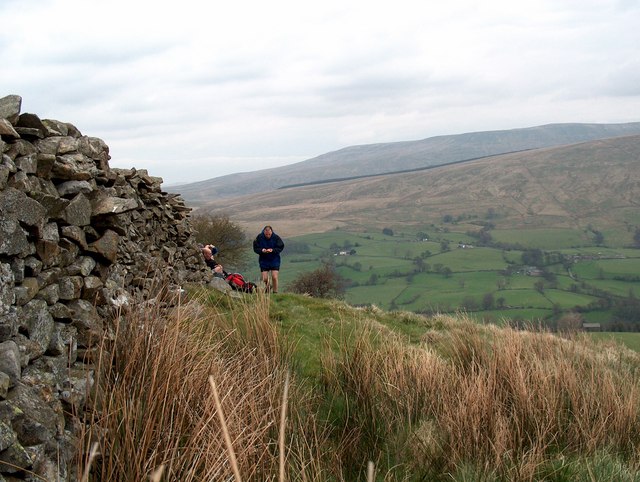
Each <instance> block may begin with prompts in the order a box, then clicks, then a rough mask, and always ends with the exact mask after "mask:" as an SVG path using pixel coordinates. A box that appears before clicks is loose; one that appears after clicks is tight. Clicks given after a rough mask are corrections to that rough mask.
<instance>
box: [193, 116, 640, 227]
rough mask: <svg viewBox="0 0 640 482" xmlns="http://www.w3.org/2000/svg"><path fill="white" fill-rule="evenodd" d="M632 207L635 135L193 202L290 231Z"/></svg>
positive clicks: (619, 218)
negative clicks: (447, 217)
mask: <svg viewBox="0 0 640 482" xmlns="http://www.w3.org/2000/svg"><path fill="white" fill-rule="evenodd" d="M541 129H542V130H543V131H545V130H546V129H545V128H541ZM530 132H531V131H530ZM493 135H495V136H497V137H499V136H500V135H499V134H498V133H493ZM501 135H502V134H501ZM503 135H505V136H508V135H509V134H503ZM468 136H469V137H473V135H472V134H469V135H468ZM456 137H457V136H456ZM463 137H464V136H463ZM480 137H481V138H483V137H484V136H480ZM467 142H468V143H469V144H470V143H471V141H467ZM308 162H312V161H308ZM313 162H317V160H314V161H313ZM405 167H406V166H405ZM639 207H640V135H635V136H627V137H617V138H611V139H603V140H597V141H590V142H585V143H579V144H573V145H569V146H562V147H552V148H544V149H535V150H528V151H521V152H514V153H510V154H504V155H499V156H493V157H487V158H484V159H479V160H476V161H470V162H467V163H460V164H454V165H447V166H440V167H437V168H434V169H427V170H421V171H415V172H411V173H403V174H386V175H380V176H376V177H366V178H362V179H356V180H349V181H340V182H332V183H324V184H317V185H308V186H302V187H294V188H288V189H279V190H275V191H271V192H263V193H256V194H251V195H247V196H241V197H236V198H228V199H225V200H224V202H221V201H220V200H217V201H214V202H210V203H203V205H202V207H201V208H200V209H201V210H202V211H207V212H218V213H226V214H228V215H229V216H231V217H232V218H233V219H234V220H236V221H238V222H240V223H241V224H243V225H245V226H246V227H247V228H250V229H251V230H254V231H255V230H257V229H259V228H260V227H261V226H262V225H264V224H265V223H267V222H268V223H272V224H274V225H277V226H278V232H279V233H281V234H284V235H287V236H293V235H297V234H303V233H309V232H322V231H327V230H329V229H334V228H335V227H346V228H347V227H350V228H354V227H357V226H363V225H365V226H391V227H393V226H407V225H411V224H413V225H425V224H426V223H430V222H439V221H440V220H441V219H442V216H443V215H445V214H451V215H453V216H458V215H462V214H464V215H477V216H478V218H479V219H484V216H485V214H486V213H487V212H488V211H489V210H492V211H493V212H495V213H496V215H497V217H496V219H495V220H494V221H493V222H495V223H496V224H498V225H499V224H502V225H503V226H509V227H517V226H538V225H539V226H558V227H572V228H579V229H582V228H584V226H585V225H587V224H588V223H594V225H596V226H598V227H600V228H603V227H605V226H607V225H612V224H615V225H624V224H630V225H636V224H640V211H639V210H638V208H639Z"/></svg>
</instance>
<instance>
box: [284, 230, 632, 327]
mask: <svg viewBox="0 0 640 482" xmlns="http://www.w3.org/2000/svg"><path fill="white" fill-rule="evenodd" d="M469 229H470V226H469V225H464V224H459V225H457V224H454V225H445V224H442V225H430V226H426V227H425V228H424V229H423V230H420V231H418V232H392V233H391V234H392V235H389V233H387V234H386V235H385V234H382V232H381V231H378V230H373V229H372V230H366V229H365V230H363V231H361V232H348V231H345V230H341V229H336V230H332V231H329V232H326V233H321V234H310V235H303V236H298V237H295V238H290V240H288V242H290V243H291V246H292V250H293V251H295V252H290V251H289V252H288V251H287V250H285V252H284V253H283V265H282V269H281V280H282V284H283V285H284V286H286V285H287V284H288V283H291V282H292V281H293V280H294V279H295V278H296V277H297V276H298V275H299V274H301V273H303V272H308V271H312V270H314V269H316V268H318V267H319V266H320V265H321V263H323V262H330V263H332V264H334V265H335V268H336V271H337V273H339V274H340V275H341V276H342V277H343V278H344V279H345V280H346V282H347V289H346V293H345V299H346V301H348V302H349V303H351V304H354V305H376V306H379V307H381V308H384V309H391V310H405V311H413V312H420V313H433V312H444V313H455V312H458V311H464V312H466V313H468V314H469V315H470V316H472V317H473V318H475V319H478V320H480V321H485V322H494V323H504V322H505V320H520V321H522V322H533V323H540V322H541V323H543V324H545V325H547V326H550V327H555V325H556V323H557V321H558V320H559V319H561V318H562V316H564V315H566V314H567V313H570V312H578V313H579V314H580V316H581V319H582V321H584V322H593V323H602V324H603V325H605V324H607V323H609V322H611V321H612V320H614V319H615V318H616V311H615V310H616V306H617V303H619V302H622V301H621V300H626V299H628V298H629V297H636V296H640V277H639V275H638V274H639V273H640V250H638V249H632V248H625V247H604V246H594V245H593V244H592V240H591V239H590V238H589V237H588V236H585V233H584V232H583V231H578V230H570V229H558V228H547V229H544V228H535V229H529V230H527V229H519V230H512V229H508V230H498V229H495V230H492V231H491V235H492V238H493V241H494V243H495V242H497V243H500V246H518V247H519V249H514V248H504V247H495V246H485V247H476V246H474V244H473V242H474V238H473V237H471V236H469V234H468V232H469ZM425 235H426V236H425ZM301 247H302V248H301ZM300 251H306V252H300ZM531 253H534V254H535V253H537V254H538V255H539V256H540V260H541V261H542V264H540V265H531V263H530V261H531V260H530V256H532V254H531ZM528 256H529V257H528ZM639 321H640V320H639Z"/></svg>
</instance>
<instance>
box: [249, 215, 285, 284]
mask: <svg viewBox="0 0 640 482" xmlns="http://www.w3.org/2000/svg"><path fill="white" fill-rule="evenodd" d="M283 249H284V243H283V242H282V239H281V238H280V236H278V235H277V234H276V233H274V232H273V228H272V227H271V226H265V227H264V228H262V232H261V233H260V234H258V235H257V236H256V239H255V240H254V241H253V251H254V252H255V253H256V254H257V255H258V263H259V264H260V273H261V274H262V282H263V283H264V284H265V286H266V287H267V292H269V288H271V289H272V290H273V292H274V293H277V292H278V272H279V271H280V253H281V252H282V250H283ZM269 273H271V285H270V284H269Z"/></svg>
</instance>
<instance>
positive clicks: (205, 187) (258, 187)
mask: <svg viewBox="0 0 640 482" xmlns="http://www.w3.org/2000/svg"><path fill="white" fill-rule="evenodd" d="M634 134H640V122H633V123H626V124H549V125H544V126H538V127H530V128H523V129H511V130H502V131H486V132H473V133H467V134H459V135H448V136H437V137H430V138H427V139H423V140H418V141H405V142H392V143H384V144H368V145H360V146H351V147H346V148H344V149H340V150H338V151H334V152H329V153H327V154H322V155H320V156H318V157H315V158H313V159H309V160H306V161H302V162H298V163H296V164H291V165H288V166H282V167H277V168H272V169H264V170H260V171H254V172H248V173H238V174H231V175H227V176H221V177H216V178H213V179H208V180H204V181H200V182H196V183H191V184H183V185H180V186H167V187H166V189H167V190H170V191H172V192H178V193H180V194H181V195H182V197H183V198H184V199H185V200H186V201H187V202H188V203H189V204H191V205H194V206H195V205H201V204H203V203H207V202H208V201H211V200H214V199H220V198H229V197H234V196H238V195H243V194H255V193H263V192H268V191H272V190H274V189H277V188H280V187H282V186H285V185H291V184H304V183H313V182H322V181H325V180H328V179H339V178H354V177H360V176H366V175H372V174H381V173H391V172H396V171H405V170H411V169H416V168H422V167H428V166H436V165H441V164H446V163H451V162H457V161H462V160H465V159H474V158H479V157H483V156H491V155H495V154H503V153H508V152H514V151H522V150H527V149H537V148H542V147H553V146H561V145H569V144H575V143H579V142H584V141H590V140H597V139H605V138H613V137H620V136H628V135H634Z"/></svg>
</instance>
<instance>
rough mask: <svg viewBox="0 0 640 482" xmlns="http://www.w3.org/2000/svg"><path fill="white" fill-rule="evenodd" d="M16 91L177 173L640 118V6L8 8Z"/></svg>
mask: <svg viewBox="0 0 640 482" xmlns="http://www.w3.org/2000/svg"><path fill="white" fill-rule="evenodd" d="M0 15H1V16H2V19H3V29H2V30H1V31H0V65H1V66H2V71H3V75H2V76H1V77H0V95H6V94H19V95H21V96H22V97H23V111H25V112H33V113H36V114H38V115H40V116H41V117H49V118H55V119H59V120H63V121H67V122H72V123H74V124H75V125H76V126H77V127H78V128H80V130H81V131H82V132H83V133H85V134H87V135H92V136H96V137H100V138H102V139H104V140H105V141H106V142H107V144H109V146H110V148H111V153H112V161H111V164H112V165H113V166H122V167H131V166H134V165H135V166H136V167H139V168H147V169H148V170H149V171H150V173H151V174H153V175H160V176H162V177H164V178H165V182H167V183H174V182H182V181H196V180H201V179H205V178H208V177H213V176H218V175H223V174H228V173H231V172H236V171H249V170H255V169H261V168H265V167H273V166H276V165H282V164H285V163H290V162H295V161H299V160H303V159H306V158H310V157H313V156H316V155H319V154H322V153H324V152H327V151H331V150H335V149H339V148H342V147H345V146H347V145H353V144H362V143H369V142H389V141H400V140H411V139H420V138H425V137H430V136H433V135H442V134H455V133H461V132H469V131H478V130H491V129H505V128H515V127H526V126H532V125H538V124H546V123H551V122H629V121H638V120H640V119H639V118H638V114H637V113H638V112H639V111H640V109H639V107H640V92H639V88H638V85H640V82H639V80H640V79H639V77H638V76H639V74H638V72H640V68H639V67H640V53H639V52H638V49H637V46H638V45H639V44H640V42H639V40H640V33H639V32H638V28H637V25H640V7H638V6H637V3H636V2H632V1H615V0H602V1H596V0H587V1H577V0H555V1H554V0H541V1H538V2H533V3H532V2H530V3H528V4H526V5H523V4H522V3H518V2H511V1H506V0H488V1H485V2H480V1H476V0H460V1H456V2H424V1H417V0H399V1H397V2H393V3H392V2H382V1H380V0H372V1H366V2H365V1H364V0H354V1H350V2H343V1H338V0H327V1H325V2H321V3H319V4H314V5H313V8H311V7H310V6H309V5H308V4H305V3H304V2H296V1H293V0H283V1H279V0H276V1H274V2H258V1H256V0H248V1H242V0H241V1H238V2H224V3H221V2H209V1H206V0H185V1H184V2H180V3H176V2H173V1H172V2H169V1H168V0H155V1H151V0H127V1H124V0H111V1H109V2H107V1H103V0H20V1H15V0H13V1H7V0H5V1H4V2H2V4H1V5H0Z"/></svg>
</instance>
